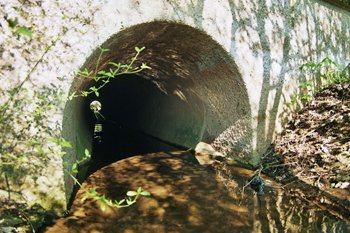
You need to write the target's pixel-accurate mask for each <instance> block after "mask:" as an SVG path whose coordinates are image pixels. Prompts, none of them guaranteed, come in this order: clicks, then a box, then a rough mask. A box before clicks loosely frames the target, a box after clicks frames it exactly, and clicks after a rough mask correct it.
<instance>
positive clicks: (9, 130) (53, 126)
mask: <svg viewBox="0 0 350 233" xmlns="http://www.w3.org/2000/svg"><path fill="white" fill-rule="evenodd" d="M56 5H58V3H57V4H56ZM13 9H14V10H15V11H17V12H18V13H19V14H20V15H21V16H24V15H29V13H28V12H26V11H25V10H22V9H19V8H16V9H15V8H13ZM0 10H1V9H0ZM42 17H43V18H44V17H46V15H45V12H42ZM66 17H67V16H66V15H64V16H63V17H62V20H65V19H66ZM4 20H5V22H6V23H7V28H8V30H9V31H10V33H8V35H7V36H4V38H5V39H6V40H7V41H9V42H10V43H11V44H14V46H13V49H14V50H16V49H17V50H21V51H18V52H19V53H22V52H25V53H27V54H31V53H32V51H35V53H38V51H40V49H39V48H41V47H43V48H44V49H43V51H42V53H41V55H39V56H38V59H37V60H36V61H33V62H29V61H28V64H30V63H31V64H32V66H31V68H30V70H28V71H27V73H26V76H25V77H24V79H21V77H17V76H16V75H17V74H14V75H13V77H11V80H13V81H15V80H21V81H19V83H18V84H17V85H12V86H11V87H9V88H7V89H6V88H3V89H1V95H2V99H1V102H0V130H1V137H0V190H4V191H6V192H7V200H11V199H16V200H18V197H21V199H23V201H24V202H26V203H27V204H28V206H33V205H34V204H36V203H33V202H28V199H27V197H28V195H30V199H32V200H34V202H35V201H37V199H38V198H42V201H43V202H45V203H46V204H47V205H48V206H51V208H52V211H53V212H55V210H62V209H64V205H65V203H64V200H60V199H59V198H57V195H56V194H57V191H58V190H63V189H64V188H63V181H61V182H62V183H56V180H59V179H60V178H62V177H63V176H62V172H66V173H67V174H69V176H70V177H71V178H72V179H73V180H74V182H76V183H77V184H78V185H79V186H81V184H80V183H79V182H78V180H77V179H76V173H78V172H79V171H78V170H79V169H78V167H79V164H80V163H83V162H84V161H86V160H88V159H90V153H89V151H88V150H85V156H84V157H82V158H78V160H77V162H75V163H73V164H67V162H63V165H65V166H64V167H69V168H70V169H64V171H62V160H63V159H62V156H63V155H64V154H65V152H64V148H71V147H72V145H71V143H70V142H68V141H66V140H65V139H64V138H62V137H61V134H60V131H61V126H60V123H59V116H60V115H61V112H60V111H62V109H63V106H64V105H65V103H66V102H67V101H70V100H72V99H73V98H75V97H80V96H83V97H85V96H87V95H89V94H95V95H96V96H98V95H99V93H98V91H99V90H100V89H101V88H103V86H104V85H106V84H107V83H108V82H109V80H110V79H111V78H114V77H115V76H117V75H121V74H129V73H137V72H141V71H142V70H143V69H150V67H148V66H147V65H146V64H142V66H141V67H133V63H134V61H135V60H136V59H137V57H138V56H139V54H140V52H141V51H142V50H143V49H145V48H144V47H142V48H137V47H136V48H135V50H136V55H135V56H134V57H132V58H131V62H130V63H129V64H112V65H113V66H115V67H116V68H115V69H111V70H109V71H98V66H99V64H98V62H99V60H98V62H97V64H96V69H95V70H94V71H87V70H84V71H78V74H77V75H78V76H81V77H82V78H90V79H93V80H95V81H96V82H98V81H100V80H102V81H103V85H102V86H97V87H95V86H94V87H91V88H90V89H89V90H88V91H85V90H82V91H81V92H79V93H72V94H71V95H70V96H68V97H67V93H65V92H64V91H63V90H62V89H61V88H60V87H59V86H56V85H54V84H52V83H51V84H48V85H43V86H36V85H35V84H33V83H32V80H33V76H34V75H35V72H36V71H37V69H38V67H40V65H42V64H44V63H45V58H46V56H47V55H48V53H49V52H50V51H52V48H53V47H54V46H56V44H57V43H59V42H61V43H62V41H61V35H64V33H66V32H67V31H68V30H69V28H67V27H62V28H61V31H60V33H59V34H57V35H56V37H55V38H53V39H52V38H45V37H44V36H43V35H42V34H41V32H38V31H36V29H35V28H31V27H26V26H25V25H23V24H22V23H21V20H20V17H9V16H8V15H7V14H4ZM72 20H82V18H81V17H77V18H74V19H72ZM83 22H84V24H86V23H89V22H87V21H86V20H83ZM5 29H6V28H5ZM38 45H39V46H41V47H37V46H38ZM23 48H24V51H22V49H23ZM35 48H36V49H37V50H34V49H35ZM99 49H100V50H101V54H100V57H99V58H101V56H102V54H103V53H104V52H107V51H108V49H103V48H100V47H99ZM6 52H7V51H6ZM2 53H3V48H2V46H1V47H0V56H2ZM1 68H2V69H4V68H5V67H1ZM8 68H9V69H13V68H12V67H11V65H9V66H8ZM58 78H59V77H58ZM34 80H35V78H34ZM50 85H51V86H50ZM56 116H58V118H56ZM51 178H54V179H53V180H55V179H56V180H55V182H54V183H53V182H52V181H51V182H50V181H49V180H50V179H51ZM33 187H36V188H35V189H33ZM22 189H23V190H24V189H25V190H30V189H31V190H33V191H31V193H28V192H26V193H25V194H24V193H22ZM85 192H86V196H85V197H84V198H83V200H85V199H86V198H93V199H95V200H97V201H98V202H99V203H100V207H101V209H102V210H105V206H106V205H108V206H111V207H116V208H122V207H127V206H130V205H132V204H134V203H135V202H136V201H137V199H138V197H139V196H140V195H142V196H147V195H150V193H149V192H146V191H143V190H141V187H140V188H139V189H138V190H136V191H129V192H127V193H126V196H127V198H124V199H122V200H109V199H107V198H106V197H105V196H104V195H98V193H97V190H96V188H94V189H92V190H85ZM35 198H36V199H35ZM55 198H57V199H55ZM20 201H22V200H20Z"/></svg>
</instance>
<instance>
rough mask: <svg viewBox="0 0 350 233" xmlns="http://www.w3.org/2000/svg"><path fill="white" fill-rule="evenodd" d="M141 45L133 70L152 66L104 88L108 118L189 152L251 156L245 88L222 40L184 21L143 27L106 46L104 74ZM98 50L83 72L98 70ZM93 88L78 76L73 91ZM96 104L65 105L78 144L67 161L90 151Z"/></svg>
mask: <svg viewBox="0 0 350 233" xmlns="http://www.w3.org/2000/svg"><path fill="white" fill-rule="evenodd" d="M136 46H137V47H146V49H145V50H144V51H142V53H141V54H140V56H139V57H138V59H137V60H136V61H135V67H136V66H139V65H141V64H142V63H147V65H149V66H150V67H152V69H151V70H145V71H143V72H141V73H138V74H137V75H133V76H128V77H127V76H124V77H118V78H117V79H115V80H113V82H111V83H110V85H109V86H108V87H105V88H104V89H103V90H101V93H100V94H101V97H99V98H98V99H99V100H100V101H101V102H102V105H103V109H105V110H104V112H103V114H105V116H106V117H108V118H109V119H110V120H112V121H114V122H120V125H121V126H127V127H131V126H132V127H133V128H135V129H137V130H141V131H143V132H145V133H147V134H149V135H152V136H153V137H157V138H160V139H162V140H165V141H168V142H171V143H174V144H177V145H180V146H183V147H188V148H194V146H195V145H196V144H197V143H198V142H200V141H204V142H207V143H212V144H213V145H214V146H215V147H216V149H217V150H219V151H221V152H224V153H225V154H228V155H231V156H235V157H238V156H239V157H240V158H242V159H246V160H251V159H252V158H251V157H250V156H251V151H250V145H251V140H252V133H251V127H250V125H251V120H252V119H251V110H250V109H251V108H250V104H249V98H248V94H247V90H246V87H245V84H244V82H243V79H242V76H241V75H240V73H239V72H238V69H237V67H236V65H235V62H234V61H233V60H232V58H231V57H230V56H229V54H228V53H227V52H226V51H225V50H224V49H223V48H222V47H221V46H220V45H219V44H218V43H217V42H216V41H214V40H213V39H212V38H211V37H210V36H208V35H207V34H205V33H204V32H202V31H200V30H198V29H195V28H193V27H190V26H187V25H184V24H178V23H169V22H163V21H155V22H149V23H142V24H139V25H135V26H132V27H130V28H127V29H125V30H123V31H121V32H119V33H117V34H115V35H113V36H112V37H110V38H109V39H108V40H107V41H106V42H104V43H103V44H102V45H101V47H102V48H105V49H109V50H110V51H108V52H106V53H105V54H104V55H103V56H102V58H101V60H100V66H99V70H106V69H109V68H110V65H109V64H108V63H109V62H116V63H119V62H120V63H122V64H127V63H129V61H130V59H131V57H132V56H133V55H134V54H135V47H136ZM99 53H100V52H99V50H98V49H96V50H95V51H94V52H93V54H92V55H91V56H90V57H89V58H88V59H87V61H86V63H85V64H84V66H83V67H82V69H85V68H86V69H88V70H94V69H95V67H96V61H97V59H98V56H99ZM92 85H94V83H93V82H92V81H91V80H87V79H81V78H78V77H76V78H75V79H74V81H73V83H72V86H71V91H72V92H73V91H79V90H87V89H89V88H90V87H91V86H92ZM93 99H96V98H95V97H94V96H89V97H88V98H85V99H84V98H77V99H75V100H73V101H71V102H70V103H68V104H67V106H66V108H65V111H64V125H63V136H64V137H65V138H67V139H68V140H70V141H73V142H75V143H74V144H75V146H74V148H73V149H72V150H71V151H69V152H68V153H67V154H66V156H65V158H64V160H65V161H67V162H68V163H70V162H74V161H75V159H76V154H78V155H79V154H81V153H82V151H83V150H84V148H87V149H89V150H91V149H92V148H91V145H92V139H93V138H92V137H93V134H92V131H93V123H94V121H93V119H94V118H93V117H91V112H90V110H89V104H90V102H91V101H92V100H93ZM106 106H108V107H107V109H106ZM89 114H90V116H89ZM69 180H70V179H68V177H66V182H65V183H66V193H67V199H68V200H69V198H70V195H71V191H70V190H72V188H73V184H72V182H70V181H69Z"/></svg>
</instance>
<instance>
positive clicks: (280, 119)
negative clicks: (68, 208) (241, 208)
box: [0, 0, 350, 209]
mask: <svg viewBox="0 0 350 233" xmlns="http://www.w3.org/2000/svg"><path fill="white" fill-rule="evenodd" d="M0 12H1V14H2V15H6V17H7V19H13V20H14V19H15V18H18V25H17V26H16V27H17V28H18V27H20V26H24V27H27V28H30V29H31V30H32V32H33V37H32V39H29V38H28V37H26V36H24V35H22V36H21V37H20V38H19V39H17V35H16V34H15V30H12V31H11V29H10V28H9V25H8V23H7V22H6V20H5V18H1V19H0V23H1V27H0V30H1V36H0V44H1V47H0V56H1V59H0V66H1V76H0V79H1V81H2V90H3V92H2V95H3V98H2V100H1V101H2V103H4V102H5V101H6V99H8V97H9V94H8V92H6V91H7V90H11V89H12V88H13V87H15V86H18V85H19V84H20V83H21V82H22V81H23V80H25V79H26V77H28V76H27V74H28V73H27V71H28V70H31V69H32V68H33V67H34V66H35V65H36V63H37V61H41V62H39V63H38V65H37V66H36V68H35V69H34V70H33V72H32V73H31V74H30V76H29V77H28V78H27V79H26V81H25V82H24V84H23V87H24V88H26V89H27V90H28V92H26V95H27V96H29V97H30V98H32V99H33V102H35V101H36V100H37V96H36V95H35V92H34V91H36V90H37V91H38V90H43V88H46V89H45V90H49V91H48V92H47V93H48V96H49V97H50V96H51V98H54V97H55V98H56V97H57V90H63V91H64V93H65V94H63V96H68V93H69V91H74V90H82V89H87V88H89V85H90V86H91V83H89V82H86V81H84V80H82V79H80V78H78V77H76V71H77V70H79V69H80V68H82V67H89V66H90V67H93V65H94V61H96V52H95V55H92V56H91V54H93V51H96V48H97V47H98V46H100V45H102V44H103V43H105V41H107V39H109V38H113V37H112V36H113V35H115V34H116V36H115V37H114V38H116V41H117V45H118V46H119V47H120V51H124V52H125V53H123V54H122V53H118V51H119V48H118V46H114V47H113V45H108V43H107V42H106V43H107V44H106V43H105V44H104V45H107V47H108V46H111V48H112V49H113V52H114V53H115V54H116V57H114V58H110V59H115V60H118V58H120V59H121V62H122V61H127V60H128V59H129V58H130V57H131V56H132V53H131V52H132V51H133V47H134V46H139V47H142V46H146V50H144V52H143V53H141V55H140V62H141V61H142V62H147V63H148V64H150V65H153V66H155V69H153V72H154V73H152V72H151V71H150V72H149V73H147V72H146V73H145V74H144V76H143V77H144V78H145V79H146V80H151V79H152V78H154V77H156V78H158V79H157V80H158V81H155V82H153V83H155V84H157V83H158V87H159V89H160V90H161V89H162V88H161V86H160V85H159V84H160V83H162V82H159V80H162V78H164V77H159V76H160V75H161V74H162V73H161V72H160V71H162V69H166V70H168V71H174V70H175V71H186V72H190V73H183V74H185V75H187V76H188V77H187V79H186V80H188V82H184V83H182V84H181V85H182V89H179V88H178V89H176V88H175V89H174V88H173V89H172V92H173V93H172V95H174V96H175V97H174V98H172V99H171V101H170V102H172V103H175V104H177V105H176V106H184V105H181V101H180V102H179V100H178V99H181V96H182V97H183V96H185V97H186V98H187V100H189V99H193V100H194V99H196V100H194V101H192V102H191V101H188V103H192V104H193V103H195V104H196V105H197V107H196V109H197V110H196V112H197V113H198V114H197V113H196V114H194V115H193V118H191V119H197V120H196V121H197V122H199V121H200V122H201V123H200V127H199V126H198V128H200V129H198V131H195V132H199V133H198V135H197V136H196V137H195V139H194V138H191V137H189V139H188V141H187V142H186V141H181V140H183V139H182V138H181V137H179V135H180V134H182V132H194V131H193V130H192V129H193V128H191V129H190V128H188V127H187V126H186V124H179V128H181V129H186V130H187V129H188V131H186V130H185V131H181V130H180V131H176V126H174V127H173V128H168V126H167V125H166V123H165V122H166V119H165V118H162V117H160V116H166V114H168V112H167V111H168V110H164V111H160V112H161V115H157V116H158V117H159V118H157V119H158V120H157V122H155V123H158V125H163V126H159V127H158V128H157V127H156V129H157V130H153V131H152V129H151V128H150V127H149V128H147V129H145V130H147V132H149V133H152V134H154V135H155V136H159V137H165V139H166V140H168V141H173V142H174V143H179V144H183V145H185V146H189V147H193V144H194V142H195V141H196V140H202V141H205V142H207V143H212V144H213V146H214V147H215V148H216V149H217V150H219V151H221V152H223V153H225V154H228V155H230V156H241V157H242V158H243V159H246V160H249V161H250V162H252V163H254V164H256V163H257V162H258V160H259V157H260V155H262V153H263V152H264V151H265V149H266V148H267V147H268V146H269V144H270V143H271V142H272V140H273V138H274V136H275V135H276V133H278V132H280V131H281V130H282V129H283V125H284V124H285V123H286V122H287V121H288V120H289V119H290V117H291V113H292V112H293V111H295V107H298V106H300V104H301V103H300V101H299V102H297V104H298V106H292V105H290V104H289V103H290V102H291V100H292V99H297V100H300V96H302V95H303V94H304V93H303V89H301V88H299V84H300V83H301V82H304V81H305V80H307V79H308V78H309V77H308V76H305V75H304V74H302V73H301V72H300V70H299V67H300V66H301V65H302V64H303V63H305V62H307V61H315V62H319V61H321V60H322V59H324V58H325V57H329V58H331V59H332V60H334V61H336V62H337V63H339V64H347V63H348V62H349V56H350V55H349V54H350V53H349V50H350V49H349V46H348V44H349V40H350V39H349V38H350V36H349V34H350V33H349V31H350V27H349V22H350V20H349V19H350V13H349V12H347V11H344V10H342V9H340V8H337V7H335V6H332V5H330V4H328V3H325V2H323V1H315V0H305V1H302V0H295V1H292V0H290V1H282V2H281V1H277V0H271V1H265V0H261V1H250V0H249V1H248V0H246V1H235V0H196V1H186V0H180V1H177V0H170V1H165V0H152V1H149V0H137V1H136V0H120V1H109V0H104V1H102V0H101V1H75V0H69V1H57V2H54V1H46V0H44V1H40V2H39V1H25V2H24V3H21V2H20V1H18V2H13V1H10V0H8V1H7V0H2V2H1V8H0ZM154 21H158V22H159V25H163V26H159V27H152V26H151V25H152V24H147V23H151V22H154ZM167 22H168V23H171V24H168V26H166V25H165V26H164V24H166V23H167ZM139 24H143V26H144V29H145V30H141V29H142V28H140V26H138V27H139V29H137V30H136V29H135V27H133V26H135V25H136V27H137V25H139ZM174 25H175V26H176V25H182V26H179V27H178V30H179V31H178V33H177V34H174V36H173V37H174V38H176V39H174V41H175V42H176V43H175V44H174V43H168V41H162V40H161V38H162V35H163V34H162V31H161V30H162V28H163V29H164V35H165V37H168V38H169V40H170V39H171V27H175V26H174ZM133 28H134V29H133ZM181 28H183V29H181ZM147 30H149V34H147ZM181 30H182V33H183V34H181V33H180V31H181ZM138 32H140V33H141V32H142V33H145V34H142V35H144V37H145V38H138V39H137V40H135V41H133V43H129V41H127V40H126V39H125V38H134V37H133V36H132V35H134V36H135V37H137V33H138ZM128 33H129V34H128ZM187 33H189V34H191V35H194V36H195V37H188V35H187V36H186V34H187ZM130 35H131V37H130ZM128 36H129V37H128ZM152 36H154V37H155V39H154V40H152V41H151V40H150V38H151V37H152ZM57 37H59V38H60V40H58V41H57V42H56V43H55V45H53V46H52V47H51V48H50V49H49V50H48V51H47V52H46V49H47V46H49V45H51V42H52V41H54V40H56V39H57ZM110 40H113V39H110ZM196 41H198V43H196ZM158 42H159V43H163V44H162V46H158V47H157V48H158V49H161V50H157V51H156V50H155V49H154V48H155V47H152V46H156V45H157V43H158ZM203 42H205V43H207V44H208V46H207V47H206V44H205V43H204V44H203ZM142 43H144V44H145V45H143V44H142ZM182 45H186V46H183V47H182ZM123 46H128V47H123ZM190 48H193V49H192V50H191V51H190V50H189V49H190ZM162 49H163V50H164V51H163V50H162ZM211 50H212V51H213V53H211ZM151 52H153V55H156V56H162V55H163V54H164V53H165V54H167V55H169V56H170V57H169V59H170V58H171V59H170V60H171V61H173V63H176V62H179V65H180V67H184V66H186V65H190V66H186V67H185V68H180V69H178V68H174V67H172V66H171V64H172V63H171V62H167V61H166V60H160V59H155V60H154V61H153V60H152V59H153V58H154V56H152V53H151ZM190 52H193V53H194V54H193V56H190V55H191V54H190ZM42 55H44V56H43V57H42ZM176 55H179V57H178V58H177V57H176ZM142 57H143V58H142ZM88 58H89V59H88ZM94 59H95V60H94ZM108 61H109V60H108V59H107V60H106V62H108ZM155 61H157V62H158V63H157V62H155ZM191 66H192V67H193V69H191ZM191 72H192V73H191ZM194 72H196V73H194ZM167 75H168V76H169V77H177V78H178V79H176V78H175V79H171V80H172V81H170V82H166V83H167V84H168V85H173V86H175V87H176V85H177V83H178V82H180V81H181V80H182V79H181V77H182V75H179V74H178V73H176V72H175V73H174V72H173V73H172V74H167ZM201 77H202V78H201ZM230 77H232V79H230ZM165 79H166V78H165ZM135 85H137V84H135ZM240 85H242V86H240ZM174 91H175V92H174ZM179 91H180V92H179ZM182 94H183V95H182ZM19 95H24V93H19ZM176 96H178V97H176ZM176 98H178V99H176ZM185 102H186V101H185ZM57 103H58V102H57ZM239 104H241V105H239ZM86 105H87V104H86V101H85V100H83V99H75V100H73V101H68V102H66V103H65V104H64V103H62V102H59V104H57V105H56V106H57V107H56V108H54V109H49V110H47V112H48V113H47V114H48V119H47V122H46V123H45V124H46V125H48V126H50V129H51V130H49V131H50V132H51V134H50V133H49V134H48V136H47V137H60V136H63V137H64V138H65V139H66V140H67V141H70V142H71V144H72V146H73V147H72V148H71V149H68V150H66V151H65V152H66V154H65V155H64V156H63V161H64V162H66V163H68V164H69V163H74V162H75V160H76V157H77V153H78V151H82V149H84V148H87V149H90V150H91V140H92V136H91V126H90V124H89V122H88V121H86V122H85V121H84V119H85V114H86V109H83V108H85V107H86ZM161 105H162V104H161ZM165 105H166V104H163V105H162V106H165ZM179 108H181V107H179ZM183 109H186V107H184V108H183ZM180 112H181V111H178V112H177V114H178V116H179V118H178V119H179V122H186V121H187V120H188V118H186V117H184V115H181V114H180ZM162 114H163V115H162ZM149 116H154V115H152V114H151V113H149ZM198 119H200V120H198ZM172 121H174V122H176V119H173V120H172ZM153 123H154V122H153ZM186 127H187V128H186ZM162 129H163V132H160V131H162ZM156 131H157V132H156ZM164 131H166V132H170V133H169V134H167V133H164ZM45 137H46V136H45ZM47 147H49V145H47ZM61 164H62V158H61V157H53V158H51V160H50V161H46V164H45V166H44V168H38V173H37V176H36V178H35V177H34V179H33V180H34V183H33V184H36V185H41V186H42V188H41V189H42V190H44V191H43V192H45V190H48V191H47V193H53V192H54V193H55V196H56V199H57V200H60V201H62V200H65V201H63V202H65V203H66V204H67V203H68V201H69V198H70V196H71V193H72V188H73V185H74V182H72V180H71V179H70V178H69V177H68V176H66V177H65V178H63V177H62V176H63V175H62V173H59V174H61V175H58V176H55V178H52V179H53V180H57V182H56V181H55V182H56V183H57V184H59V185H54V186H52V185H50V184H47V182H46V183H45V182H41V180H42V179H38V175H39V177H50V178H51V177H54V176H53V175H52V168H53V167H54V168H55V169H56V170H57V171H62V167H61V166H62V165H61ZM66 166H68V165H66ZM39 167H40V166H39ZM67 168H68V167H67ZM56 175H57V174H56ZM32 176H33V175H31V176H28V177H27V179H29V180H30V179H31V177H32ZM0 179H1V180H2V181H3V180H4V179H3V177H2V176H1V178H0ZM53 180H52V181H53ZM28 182H29V181H28ZM28 182H27V185H23V184H21V185H19V184H16V183H13V184H11V185H12V187H13V189H16V190H19V191H22V192H24V193H26V192H27V193H28V194H27V196H28V197H27V198H28V199H29V200H30V201H33V202H40V203H42V204H43V205H44V206H45V207H46V208H50V206H52V204H51V203H49V202H47V200H46V198H44V199H43V198H40V197H39V196H40V195H39V193H38V192H36V191H34V190H33V189H31V188H29V187H28V184H31V183H30V182H29V183H28ZM35 182H36V183H35ZM55 182H54V183H55ZM39 183H40V184H39ZM56 183H55V184H56ZM5 186H6V185H3V188H4V189H5ZM43 187H44V188H43ZM45 187H47V189H46V188H45ZM28 190H29V191H28ZM29 193H30V194H29ZM41 196H42V195H41ZM60 208H61V207H58V209H60ZM63 209H64V208H63Z"/></svg>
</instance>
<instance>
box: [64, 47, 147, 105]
mask: <svg viewBox="0 0 350 233" xmlns="http://www.w3.org/2000/svg"><path fill="white" fill-rule="evenodd" d="M98 48H99V49H100V50H101V52H100V55H99V57H98V59H97V64H96V68H95V71H88V70H87V69H86V68H85V70H84V71H78V75H79V76H81V77H83V78H88V79H93V80H95V82H98V81H100V80H101V81H102V84H101V85H100V86H98V87H96V86H92V87H90V89H89V91H81V92H80V94H78V95H77V94H76V92H73V93H72V94H71V95H70V96H69V99H72V98H74V97H78V96H83V97H86V96H88V95H89V94H92V93H95V95H96V96H97V97H98V96H99V95H100V94H99V90H100V89H101V88H103V87H104V86H105V85H106V84H107V83H109V82H110V79H111V78H115V77H116V76H118V75H122V74H136V73H138V72H141V71H142V70H144V69H151V67H149V66H147V65H146V64H145V63H142V65H141V66H140V67H138V68H137V69H135V70H133V67H132V65H133V64H134V62H135V61H136V59H137V57H138V56H139V54H140V53H141V52H142V51H143V50H144V49H145V47H142V48H138V47H135V51H136V55H135V56H134V57H132V58H131V61H130V63H129V64H128V65H122V64H121V63H114V62H109V63H108V64H110V65H112V66H113V67H114V69H112V68H110V69H109V71H104V70H101V71H99V72H98V68H99V64H100V60H101V57H102V54H103V53H104V52H107V51H109V49H103V48H101V47H98Z"/></svg>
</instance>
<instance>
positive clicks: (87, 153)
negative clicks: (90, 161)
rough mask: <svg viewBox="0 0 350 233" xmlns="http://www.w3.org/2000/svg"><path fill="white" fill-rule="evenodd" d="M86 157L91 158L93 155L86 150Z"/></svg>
mask: <svg viewBox="0 0 350 233" xmlns="http://www.w3.org/2000/svg"><path fill="white" fill-rule="evenodd" d="M85 157H87V158H91V155H90V152H89V150H88V149H85Z"/></svg>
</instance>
